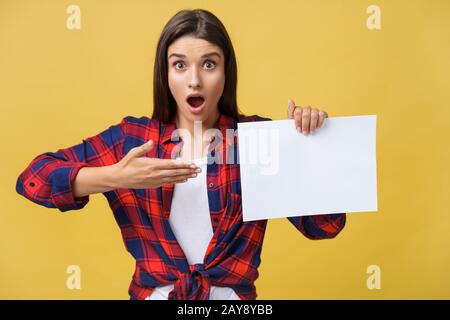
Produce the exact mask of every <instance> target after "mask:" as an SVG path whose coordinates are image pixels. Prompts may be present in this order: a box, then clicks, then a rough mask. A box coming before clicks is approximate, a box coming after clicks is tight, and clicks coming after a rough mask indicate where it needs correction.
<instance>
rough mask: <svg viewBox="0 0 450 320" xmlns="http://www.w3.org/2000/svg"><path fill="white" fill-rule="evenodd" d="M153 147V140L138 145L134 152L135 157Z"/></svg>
mask: <svg viewBox="0 0 450 320" xmlns="http://www.w3.org/2000/svg"><path fill="white" fill-rule="evenodd" d="M152 149H153V140H148V141H147V142H146V143H144V144H142V145H140V146H139V147H136V148H135V150H136V151H134V152H133V154H132V156H133V157H140V156H143V155H144V154H146V153H147V152H149V151H150V150H152Z"/></svg>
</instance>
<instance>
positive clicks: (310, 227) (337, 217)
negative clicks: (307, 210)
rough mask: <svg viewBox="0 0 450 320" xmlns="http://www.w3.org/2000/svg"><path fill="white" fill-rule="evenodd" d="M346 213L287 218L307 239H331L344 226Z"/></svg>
mask: <svg viewBox="0 0 450 320" xmlns="http://www.w3.org/2000/svg"><path fill="white" fill-rule="evenodd" d="M346 219H347V217H346V213H334V214H321V215H312V216H298V217H288V220H289V221H290V222H291V223H292V224H293V225H294V226H295V227H296V228H297V229H298V230H299V231H300V232H301V233H302V234H303V235H304V236H305V237H307V238H308V239H311V240H320V239H332V238H334V237H336V236H337V235H338V234H339V233H340V232H341V231H342V229H343V228H344V226H345V223H346Z"/></svg>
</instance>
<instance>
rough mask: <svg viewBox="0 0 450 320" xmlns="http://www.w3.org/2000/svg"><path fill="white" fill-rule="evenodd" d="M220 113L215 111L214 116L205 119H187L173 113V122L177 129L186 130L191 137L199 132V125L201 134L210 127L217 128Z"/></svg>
mask: <svg viewBox="0 0 450 320" xmlns="http://www.w3.org/2000/svg"><path fill="white" fill-rule="evenodd" d="M219 117H220V113H217V114H216V115H215V116H214V117H211V118H209V119H207V120H206V121H189V120H187V119H185V118H183V117H179V116H178V114H176V115H175V123H176V126H177V129H184V130H187V131H188V132H189V133H190V134H191V137H195V136H196V135H197V134H198V133H199V128H200V127H201V134H202V135H203V134H204V133H205V131H207V130H208V129H211V128H218V125H219V124H218V122H219Z"/></svg>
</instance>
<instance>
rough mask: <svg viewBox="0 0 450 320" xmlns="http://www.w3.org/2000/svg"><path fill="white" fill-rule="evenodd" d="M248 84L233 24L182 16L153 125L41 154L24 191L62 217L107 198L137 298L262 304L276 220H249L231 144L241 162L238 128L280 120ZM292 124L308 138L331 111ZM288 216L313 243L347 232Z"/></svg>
mask: <svg viewBox="0 0 450 320" xmlns="http://www.w3.org/2000/svg"><path fill="white" fill-rule="evenodd" d="M236 85H237V67H236V60H235V55H234V50H233V46H232V44H231V41H230V39H229V36H228V34H227V32H226V30H225V27H224V26H223V25H222V23H221V22H220V21H219V20H218V19H217V17H215V16H214V15H213V14H212V13H210V12H208V11H205V10H192V11H189V10H183V11H180V12H178V13H177V14H176V15H175V16H174V17H173V18H172V19H171V20H170V21H169V22H168V24H167V25H166V26H165V28H164V30H163V32H162V34H161V37H160V39H159V43H158V47H157V53H156V61H155V69H154V111H153V115H152V118H151V119H150V118H148V117H145V116H144V117H141V118H135V117H132V116H128V117H125V118H123V119H122V121H121V122H120V123H119V124H116V125H112V126H111V127H109V128H108V129H107V130H105V131H103V132H101V133H99V134H98V135H96V136H93V137H89V138H87V139H84V140H83V142H82V143H80V144H78V145H75V146H72V147H70V148H66V149H59V150H58V151H57V152H47V153H44V154H41V155H39V156H37V157H36V158H35V159H34V160H33V161H32V162H31V163H30V164H29V166H28V167H27V168H26V169H25V170H24V172H22V173H21V175H20V176H19V178H18V180H17V186H16V190H17V192H18V193H19V194H21V195H23V196H25V197H26V198H28V199H29V200H31V201H33V202H35V203H38V204H40V205H43V206H46V207H50V208H58V209H59V210H60V211H62V212H64V211H68V210H78V209H81V208H83V207H84V206H85V205H86V204H87V202H88V201H89V195H90V194H94V193H99V192H102V193H103V194H104V195H105V197H106V198H107V200H108V202H109V205H110V207H111V209H112V211H113V213H114V216H115V219H116V221H117V223H118V225H119V227H120V228H121V232H122V236H123V239H124V243H125V246H126V249H127V250H128V251H129V252H130V253H131V254H132V256H133V257H134V259H135V260H136V270H135V273H134V276H133V279H132V282H131V285H130V289H129V294H130V298H131V299H256V296H257V295H256V289H255V286H254V281H255V280H256V279H257V277H258V271H257V269H258V266H259V264H260V253H261V247H262V242H263V238H264V233H265V228H266V223H267V220H260V221H252V222H243V221H242V204H241V189H240V175H239V164H238V163H237V161H226V163H225V161H223V156H227V155H228V151H229V149H230V148H232V149H233V150H234V151H235V152H234V153H233V154H235V155H237V139H234V141H232V143H231V144H230V143H229V141H226V140H225V137H226V130H230V129H234V130H235V129H236V128H237V123H238V122H246V121H264V120H270V119H268V118H262V117H259V116H256V115H254V116H244V115H242V114H241V113H240V112H238V107H237V103H236ZM288 117H289V118H291V119H295V121H294V123H295V125H296V127H297V129H298V130H299V132H303V133H305V134H308V132H314V131H315V130H317V129H318V128H320V127H321V126H322V125H323V123H324V119H325V117H327V114H326V112H323V111H319V110H317V109H311V108H310V107H305V108H300V107H296V106H295V104H294V102H293V101H291V100H290V101H289V103H288ZM198 124H200V130H199V131H196V130H198V129H199V128H198ZM192 137H193V138H192ZM192 140H193V142H194V143H190V142H191V141H192ZM185 142H189V143H185ZM196 146H201V147H200V148H198V147H197V148H196ZM223 146H226V148H223ZM217 159H219V160H220V159H222V161H217ZM234 160H236V159H234ZM288 219H289V221H291V222H292V224H293V225H294V226H295V227H296V228H297V229H298V230H299V231H300V232H302V234H304V235H305V236H306V237H308V238H310V239H325V238H333V237H335V236H336V235H337V234H338V233H339V232H340V230H342V228H343V227H344V225H345V221H346V215H345V213H341V214H327V215H314V216H300V217H289V218H288Z"/></svg>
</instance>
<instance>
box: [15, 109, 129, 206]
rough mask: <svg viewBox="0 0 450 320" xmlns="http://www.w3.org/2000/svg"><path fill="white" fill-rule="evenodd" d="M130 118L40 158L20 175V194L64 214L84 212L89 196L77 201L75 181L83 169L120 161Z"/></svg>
mask: <svg viewBox="0 0 450 320" xmlns="http://www.w3.org/2000/svg"><path fill="white" fill-rule="evenodd" d="M127 118H128V117H125V118H123V119H122V121H121V122H120V123H119V124H116V125H112V126H110V127H109V128H108V129H106V130H104V131H103V132H101V133H99V134H97V135H95V136H92V137H88V138H86V139H83V140H82V142H81V143H79V144H77V145H74V146H72V147H68V148H63V149H59V150H57V151H56V152H46V153H43V154H40V155H38V156H37V157H35V158H34V159H33V160H32V161H31V163H30V164H29V165H28V166H27V168H26V169H25V170H24V171H23V172H22V173H21V174H20V175H19V177H18V179H17V182H16V192H17V193H19V194H20V195H22V196H24V197H25V198H27V199H29V200H31V201H32V202H34V203H37V204H39V205H42V206H45V207H47V208H58V209H59V210H60V211H61V212H64V211H68V210H79V209H82V208H83V207H84V206H85V205H86V204H87V203H88V202H89V195H87V196H84V197H80V198H75V197H74V194H73V182H74V180H75V177H76V175H77V174H78V171H79V170H80V169H81V168H83V167H86V166H92V167H99V166H106V165H111V164H114V163H116V162H118V161H119V160H120V157H121V153H122V147H123V142H124V137H125V128H126V123H127Z"/></svg>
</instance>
